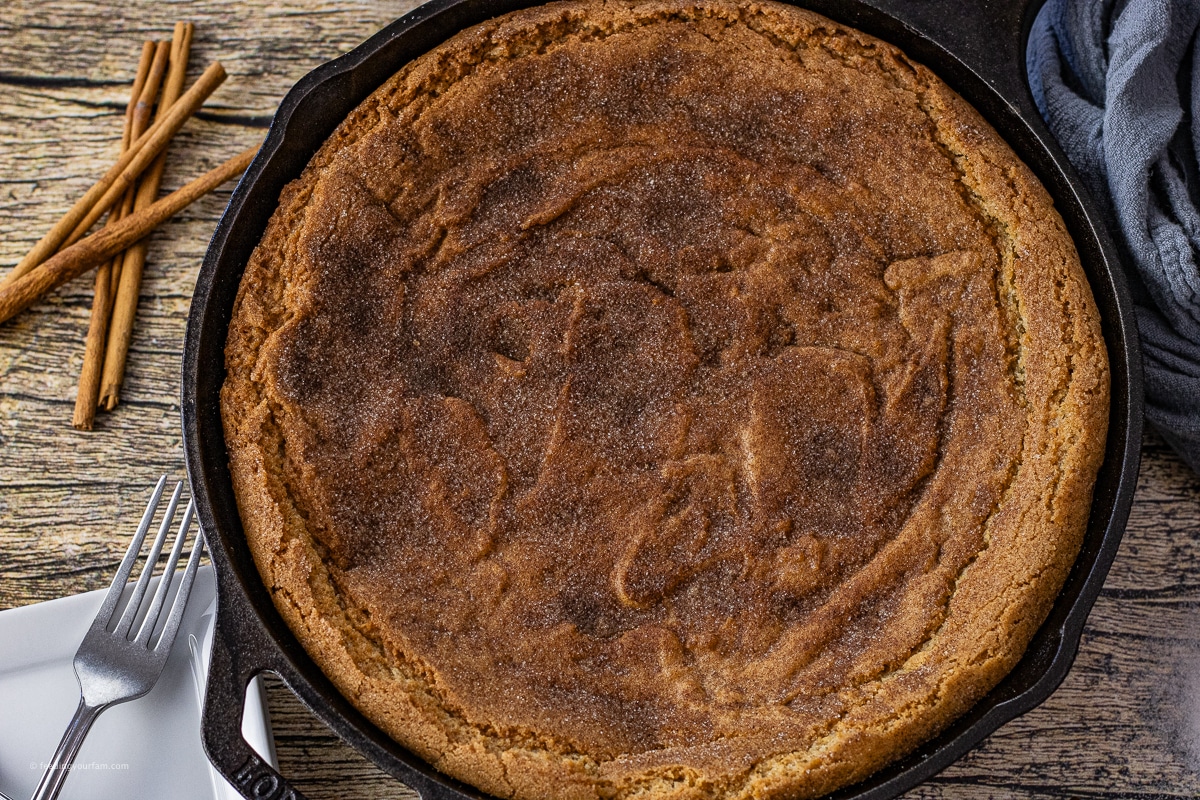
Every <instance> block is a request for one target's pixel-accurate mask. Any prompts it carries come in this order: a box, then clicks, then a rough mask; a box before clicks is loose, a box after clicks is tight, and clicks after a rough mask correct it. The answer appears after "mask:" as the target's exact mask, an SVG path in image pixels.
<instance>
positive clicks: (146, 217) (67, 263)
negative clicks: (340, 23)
mask: <svg viewBox="0 0 1200 800" xmlns="http://www.w3.org/2000/svg"><path fill="white" fill-rule="evenodd" d="M257 152H258V145H255V146H254V147H252V148H250V149H249V150H247V151H245V152H244V153H241V154H240V155H237V156H234V157H233V158H231V159H229V160H228V161H226V162H225V163H224V164H222V165H221V166H219V167H217V168H216V169H214V170H211V171H209V172H206V173H205V174H204V175H201V176H200V177H199V178H197V179H196V180H194V181H192V182H191V183H189V184H188V185H186V186H184V187H183V188H182V189H177V190H176V191H174V192H172V193H171V194H169V195H167V196H166V197H164V198H162V199H161V200H159V201H158V202H156V203H154V204H153V205H151V206H150V207H149V208H145V209H142V210H141V211H135V212H134V213H132V214H130V215H129V216H128V217H125V218H124V219H123V220H121V221H120V222H117V223H116V224H115V225H113V226H112V227H106V228H102V229H101V230H100V231H99V232H97V233H94V234H92V235H91V236H88V237H87V238H85V239H82V240H80V241H78V242H76V243H75V244H73V245H71V246H70V247H67V248H65V249H64V250H61V251H60V252H58V253H56V254H55V255H53V256H51V257H50V258H48V259H46V261H45V262H43V263H41V264H39V265H38V266H37V267H35V268H34V269H32V270H30V271H29V272H27V273H26V274H24V275H22V276H21V277H19V278H17V279H16V280H14V281H11V282H9V283H7V284H5V285H4V286H0V323H2V322H7V321H8V320H10V319H12V318H13V317H14V316H16V315H17V314H19V313H20V312H22V311H24V310H25V309H27V308H29V307H30V306H31V305H33V304H34V303H35V302H37V299H38V298H39V297H41V296H42V295H43V294H45V293H46V292H48V291H50V290H51V289H54V288H56V287H58V286H61V285H62V284H64V283H66V282H67V281H69V280H71V279H72V278H77V277H79V276H80V275H82V274H83V273H85V272H87V271H88V270H89V269H92V268H94V267H96V266H99V265H100V264H102V263H104V262H105V261H106V260H108V259H110V258H112V257H113V256H114V255H115V254H117V253H119V252H121V251H122V250H124V249H125V248H127V247H129V246H130V245H131V244H133V243H134V242H136V241H139V240H141V239H142V238H144V237H145V236H146V235H147V234H149V233H150V231H152V230H154V229H155V228H156V227H158V226H159V225H160V224H162V222H163V221H164V220H166V219H168V218H170V217H171V216H173V215H174V214H176V213H178V212H179V211H180V210H181V209H183V208H186V207H187V206H189V205H191V204H192V203H193V202H195V201H196V200H197V199H199V198H200V197H203V196H204V195H205V194H207V193H209V192H211V191H212V190H213V189H215V188H216V187H218V186H220V185H221V184H222V183H224V182H225V181H227V180H229V179H230V178H234V177H237V176H238V175H240V174H241V173H243V172H245V170H246V167H248V166H249V165H250V162H251V161H253V160H254V156H255V154H256V153H257Z"/></svg>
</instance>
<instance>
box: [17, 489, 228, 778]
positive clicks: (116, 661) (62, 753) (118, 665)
mask: <svg viewBox="0 0 1200 800" xmlns="http://www.w3.org/2000/svg"><path fill="white" fill-rule="evenodd" d="M166 483H167V476H166V475H164V476H162V477H161V478H159V480H158V485H157V486H155V487H154V494H153V495H151V497H150V504H149V505H147V506H146V513H145V514H144V515H143V516H142V523H141V524H140V525H139V526H138V529H137V533H135V534H134V535H133V541H132V542H131V543H130V544H129V550H127V551H126V553H125V558H123V559H122V560H121V566H120V568H119V569H118V570H117V575H116V577H115V578H113V582H112V586H110V587H109V589H108V594H107V595H105V597H104V603H103V605H101V606H100V611H99V613H97V614H96V619H95V621H93V622H92V626H91V627H90V628H88V632H87V634H86V635H85V636H84V637H83V644H81V645H79V651H78V652H76V653H75V675H76V677H77V678H79V688H80V690H81V694H82V696H81V697H80V699H79V707H78V708H77V709H75V716H74V717H73V718H72V719H71V724H70V725H68V726H67V732H66V733H64V734H63V738H62V741H61V742H59V744H58V750H56V751H55V753H54V757H53V758H52V759H51V760H50V766H49V767H47V768H46V772H45V773H44V774H43V775H42V779H41V781H40V782H39V783H38V786H37V789H35V790H34V792H33V800H53V798H55V797H57V796H58V792H59V790H60V789H61V788H62V785H63V781H65V780H66V779H67V773H68V772H70V770H71V765H72V764H73V763H74V761H75V755H76V754H77V753H78V752H79V746H80V745H82V744H83V739H84V737H85V736H87V732H88V730H89V729H90V728H91V727H92V723H93V722H95V720H96V717H98V716H100V712H101V711H103V710H104V709H106V708H108V707H109V706H112V705H116V704H117V703H124V702H125V701H126V700H135V699H137V698H139V697H141V696H142V695H144V694H146V693H147V692H149V691H150V690H151V689H152V688H153V687H154V684H155V683H156V682H157V681H158V676H159V675H161V674H162V670H163V665H164V664H165V663H166V661H167V655H168V654H169V653H170V652H171V644H172V643H173V642H174V641H175V634H176V633H177V632H178V631H179V621H180V620H181V619H182V618H183V608H184V605H186V603H187V598H188V594H189V593H190V592H191V590H192V581H193V580H194V579H195V577H196V569H197V567H198V566H199V564H200V554H201V552H202V550H203V549H204V538H203V536H199V537H197V540H196V544H195V545H194V546H193V547H192V552H191V554H190V555H189V556H188V561H187V567H186V568H185V569H184V571H183V577H182V578H181V579H180V581H179V591H178V592H176V594H175V600H174V602H173V603H172V604H171V610H170V613H169V614H168V615H167V621H166V623H165V624H164V625H163V626H162V632H161V633H160V634H159V636H158V639H157V641H155V642H154V643H153V645H151V641H150V639H151V636H152V635H153V633H154V631H155V628H157V627H158V624H157V623H158V618H159V615H160V613H161V612H162V610H163V605H164V603H165V602H166V599H167V593H168V592H169V590H170V587H171V584H172V582H173V578H174V576H175V567H176V565H177V564H178V563H179V555H180V553H181V552H182V551H183V545H184V542H185V541H186V539H187V534H188V528H189V527H191V523H192V515H193V514H194V513H195V506H194V505H193V503H191V502H189V503H188V505H187V510H186V511H184V513H183V522H182V523H180V525H179V533H178V535H177V536H176V537H175V544H174V545H173V546H172V548H171V554H170V556H169V557H168V558H167V564H166V567H165V569H164V571H163V577H162V580H160V581H159V584H158V589H157V590H156V591H155V592H154V596H153V597H152V598H151V600H150V604H149V606H148V607H147V608H146V611H145V614H140V613H139V612H140V611H141V606H142V600H143V599H144V598H145V596H146V589H147V588H148V587H149V585H150V577H151V576H152V575H153V573H154V567H155V564H157V562H158V557H159V555H160V554H161V553H162V548H163V543H164V542H165V541H166V538H167V532H168V531H169V530H170V528H171V522H172V520H174V518H175V510H176V507H177V506H178V505H179V496H180V494H181V493H182V492H183V484H182V483H179V484H177V485H176V486H175V491H174V493H173V494H172V495H171V501H170V504H169V505H168V506H167V511H166V513H165V514H164V515H163V520H162V525H161V526H160V527H159V529H158V536H157V537H156V538H155V539H154V543H153V544H151V546H150V552H149V553H148V554H147V556H146V564H145V566H144V567H142V571H141V574H140V575H139V576H138V581H137V583H136V584H134V587H133V592H132V593H131V594H130V596H129V601H128V602H127V603H126V604H125V606H124V609H125V610H124V612H122V614H121V616H120V618H119V619H118V620H117V623H116V627H113V628H112V629H111V630H110V626H111V624H112V620H113V617H114V616H115V612H116V609H117V605H118V603H119V602H120V600H121V595H122V594H123V593H124V591H125V587H126V585H127V583H128V581H129V573H130V572H131V571H132V569H133V564H134V562H135V561H137V557H138V553H139V552H140V551H141V549H142V542H143V540H145V538H146V531H147V530H148V529H149V528H150V523H151V522H152V521H153V519H154V512H155V510H156V509H157V508H158V503H159V500H161V499H162V494H163V487H164V486H165V485H166ZM139 619H140V621H141V624H140V626H139V627H138V628H137V632H136V633H134V632H133V631H134V623H135V622H138V621H139Z"/></svg>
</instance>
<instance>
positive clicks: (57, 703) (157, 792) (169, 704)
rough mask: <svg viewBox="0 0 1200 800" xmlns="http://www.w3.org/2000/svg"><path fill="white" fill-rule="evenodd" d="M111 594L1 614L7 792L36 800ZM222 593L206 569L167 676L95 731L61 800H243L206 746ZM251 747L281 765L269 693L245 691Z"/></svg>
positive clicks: (2, 768)
mask: <svg viewBox="0 0 1200 800" xmlns="http://www.w3.org/2000/svg"><path fill="white" fill-rule="evenodd" d="M104 594H105V593H104V592H103V591H98V592H88V593H87V594H81V595H75V596H74V597H64V598H61V599H59V600H51V601H49V602H46V603H38V604H36V605H32V606H24V607H22V608H14V609H10V610H8V611H0V791H2V792H4V793H5V794H7V795H8V796H9V797H11V798H13V800H24V798H28V797H30V796H31V795H32V794H33V790H34V788H36V787H37V783H38V780H39V779H40V778H41V776H42V771H43V769H44V765H45V762H46V761H48V760H49V758H50V756H51V755H52V754H53V753H54V749H55V748H56V747H57V746H58V742H59V739H60V738H61V737H62V734H63V731H65V730H66V728H67V723H68V722H69V721H70V719H71V715H72V714H74V713H75V707H76V705H78V703H79V683H78V681H77V680H76V679H75V671H74V669H73V668H72V666H71V662H72V660H73V659H74V657H75V651H76V650H77V649H78V648H79V643H80V642H81V641H83V635H84V633H85V632H86V631H87V628H88V626H89V625H91V623H92V619H93V618H94V617H95V616H96V611H97V610H99V608H100V603H101V601H102V600H103V599H104ZM215 614H216V592H215V586H214V578H213V572H212V569H211V568H210V567H202V568H201V569H200V571H199V572H198V573H197V575H196V582H195V584H194V585H193V587H192V596H191V599H190V600H189V602H188V607H187V610H186V611H185V612H184V615H183V622H182V623H181V625H180V630H179V635H178V638H177V639H176V640H175V646H174V647H173V648H172V649H171V655H170V657H168V659H167V665H166V667H165V668H164V669H163V674H162V677H161V678H159V680H158V683H157V684H156V685H155V687H154V689H152V690H151V691H150V693H149V694H148V695H146V696H145V697H143V698H141V699H140V700H133V701H131V702H128V703H122V704H121V705H117V706H113V707H112V708H110V709H108V710H107V711H105V712H104V713H103V714H101V715H100V717H99V718H98V719H97V720H96V723H95V725H93V726H92V730H91V733H89V734H88V737H87V739H86V740H85V741H84V743H83V747H82V748H81V749H80V751H79V756H78V757H77V758H76V759H75V767H74V769H73V770H72V772H71V775H70V776H68V778H67V780H66V783H65V784H64V785H63V790H62V794H61V795H59V796H60V797H61V798H62V800H93V799H94V800H100V798H104V800H112V798H149V797H156V798H157V797H161V798H167V797H169V798H172V800H234V798H239V797H240V796H241V795H239V794H238V793H237V792H236V791H235V790H234V789H233V787H231V786H230V785H229V784H228V783H226V782H225V781H224V780H223V779H222V778H221V777H220V776H219V775H218V774H217V773H216V771H215V770H214V769H213V768H212V766H211V765H210V764H209V762H208V758H207V757H206V756H205V755H204V748H203V746H202V745H201V743H200V707H201V698H202V696H203V692H204V681H205V677H206V676H207V675H208V659H209V651H210V649H211V647H210V645H211V643H212V631H213V619H214V616H215ZM242 734H243V735H244V736H245V737H246V741H247V742H249V743H250V745H251V746H252V747H253V748H254V749H255V750H256V751H258V753H259V754H260V755H261V756H262V757H263V758H264V759H266V760H267V761H268V762H269V763H270V764H271V765H272V766H274V765H275V751H274V742H273V740H272V738H271V730H270V724H269V722H268V720H267V712H266V706H265V704H264V702H263V696H262V689H261V686H259V684H258V682H257V681H254V682H252V683H251V684H250V687H249V690H248V691H247V693H246V710H245V713H244V715H243V718H242Z"/></svg>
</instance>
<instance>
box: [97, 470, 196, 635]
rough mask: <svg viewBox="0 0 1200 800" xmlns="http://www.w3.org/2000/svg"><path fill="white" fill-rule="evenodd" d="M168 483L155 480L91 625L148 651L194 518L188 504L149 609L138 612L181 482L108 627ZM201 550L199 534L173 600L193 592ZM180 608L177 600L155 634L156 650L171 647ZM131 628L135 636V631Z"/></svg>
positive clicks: (177, 500) (192, 507) (193, 513)
mask: <svg viewBox="0 0 1200 800" xmlns="http://www.w3.org/2000/svg"><path fill="white" fill-rule="evenodd" d="M166 482H167V476H166V475H164V476H162V477H161V478H159V480H158V484H157V485H156V486H155V487H154V493H153V494H152V495H151V497H150V502H149V504H147V506H146V513H145V514H143V515H142V521H141V524H139V525H138V529H137V532H136V533H135V534H134V536H133V541H132V542H130V543H129V549H128V550H127V551H126V552H125V557H124V558H123V559H122V560H121V566H120V568H118V569H117V574H116V576H115V577H114V578H113V582H112V585H111V586H110V587H109V590H108V595H107V596H106V597H105V598H104V604H103V605H102V606H101V608H100V612H99V613H98V614H97V615H96V621H95V622H94V623H93V627H103V628H104V629H105V630H110V631H111V635H114V636H122V637H125V638H127V639H129V640H130V641H133V642H137V643H138V644H141V645H143V646H146V647H149V646H150V638H151V636H152V634H153V633H154V630H155V628H156V627H158V619H159V616H160V615H161V613H162V609H163V606H164V604H165V603H166V600H167V595H168V593H169V592H170V589H171V585H172V584H173V583H175V580H174V578H175V568H176V566H178V564H179V558H180V555H181V554H182V552H183V547H184V544H185V543H186V542H187V539H188V531H189V529H190V528H191V524H192V518H193V516H194V515H195V504H194V503H193V502H191V501H189V502H188V504H187V508H186V509H185V510H184V512H183V520H182V522H180V524H179V530H178V533H177V534H176V536H175V542H174V544H173V545H172V547H171V552H170V554H169V555H168V556H167V561H166V564H165V565H164V568H163V571H162V579H161V580H160V581H159V583H158V588H157V589H156V590H155V592H154V596H153V597H152V598H151V600H150V605H149V606H148V607H146V608H145V614H141V613H140V611H141V610H142V600H143V599H144V598H145V596H146V591H147V589H149V587H150V579H151V577H152V576H153V575H154V571H155V567H156V566H157V564H158V561H159V558H160V556H161V555H162V550H163V545H164V544H165V543H166V540H167V534H168V532H169V531H170V528H171V522H172V520H173V519H174V518H175V513H176V510H177V508H178V506H179V500H180V496H181V495H182V493H183V483H182V482H180V483H177V484H175V491H174V492H172V493H171V499H170V502H169V503H168V504H167V509H166V512H165V513H164V514H163V517H162V523H161V525H160V526H159V529H158V535H157V536H155V537H154V541H153V542H152V543H151V544H150V551H149V552H148V553H147V554H146V561H145V563H144V564H143V566H142V569H141V572H140V574H139V575H138V580H137V583H135V584H134V586H133V590H132V592H131V594H130V595H129V598H128V600H127V601H126V602H125V604H124V611H123V612H122V614H121V616H120V619H118V620H117V623H116V625H115V627H114V626H113V625H112V619H113V617H114V612H115V611H116V608H117V605H118V603H119V601H120V599H121V596H122V594H124V592H125V587H126V585H127V584H128V582H129V578H130V574H131V572H132V571H133V566H134V562H136V561H137V559H138V554H139V553H140V552H141V549H142V544H143V542H144V541H145V538H146V532H147V531H148V530H149V529H150V524H151V522H153V520H154V512H155V511H156V510H157V508H158V505H159V502H160V501H161V499H162V494H163V489H164V487H165V486H166ZM203 549H204V537H203V536H197V537H196V542H195V544H194V545H193V547H192V549H191V553H190V554H189V555H188V560H187V566H186V567H185V569H184V572H183V576H182V578H181V579H180V580H179V581H178V586H179V590H178V592H177V593H176V597H178V598H181V599H184V600H186V598H187V596H188V593H189V592H190V590H191V585H192V581H193V580H194V578H195V574H196V569H197V568H198V567H199V564H200V556H201V554H202V552H203ZM183 606H184V603H183V602H176V603H174V604H173V605H172V608H171V611H170V614H169V615H168V617H167V620H166V623H165V624H164V625H163V626H162V634H161V635H160V636H159V638H158V641H157V643H156V644H155V647H160V646H164V645H165V647H167V648H169V647H170V646H171V641H172V640H173V639H174V638H175V633H176V631H177V630H178V628H179V621H180V618H181V617H182V616H183ZM139 617H140V622H141V624H140V626H138V627H136V629H135V623H136V622H138V621H139ZM135 630H136V632H134V631H135Z"/></svg>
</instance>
